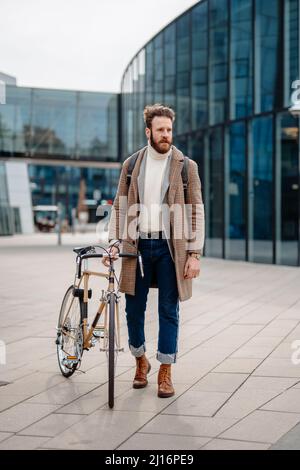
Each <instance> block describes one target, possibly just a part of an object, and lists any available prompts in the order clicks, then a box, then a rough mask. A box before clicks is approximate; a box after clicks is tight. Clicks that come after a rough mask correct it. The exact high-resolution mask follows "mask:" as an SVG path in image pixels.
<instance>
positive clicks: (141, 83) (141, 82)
mask: <svg viewBox="0 0 300 470" xmlns="http://www.w3.org/2000/svg"><path fill="white" fill-rule="evenodd" d="M144 107H145V49H142V50H141V52H140V53H139V75H138V115H137V131H138V144H137V146H138V147H143V146H144V145H146V137H145V131H144V129H145V124H144V118H143V111H144Z"/></svg>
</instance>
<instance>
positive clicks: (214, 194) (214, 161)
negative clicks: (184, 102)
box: [205, 127, 224, 258]
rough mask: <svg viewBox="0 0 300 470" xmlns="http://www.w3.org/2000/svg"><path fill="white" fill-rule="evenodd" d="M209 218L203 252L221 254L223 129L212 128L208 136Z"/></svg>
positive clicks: (217, 255)
mask: <svg viewBox="0 0 300 470" xmlns="http://www.w3.org/2000/svg"><path fill="white" fill-rule="evenodd" d="M208 184H209V200H208V205H209V210H208V213H209V220H207V222H206V223H207V225H208V240H207V243H206V251H205V253H206V254H207V255H208V256H216V257H219V258H221V257H222V256H223V215H224V210H223V200H224V191H223V130H222V128H220V127H217V128H215V129H213V130H212V131H211V133H210V137H209V182H208Z"/></svg>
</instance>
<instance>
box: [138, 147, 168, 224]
mask: <svg viewBox="0 0 300 470" xmlns="http://www.w3.org/2000/svg"><path fill="white" fill-rule="evenodd" d="M171 151H172V149H170V150H169V151H168V152H167V153H158V152H157V151H156V150H155V149H154V148H153V147H152V146H151V145H150V143H148V149H147V155H146V158H147V160H146V168H145V185H144V203H143V204H141V211H140V217H139V227H140V231H142V232H157V231H159V230H162V220H161V204H160V196H161V186H162V181H163V176H164V173H165V169H166V164H167V160H168V157H169V155H170V153H171Z"/></svg>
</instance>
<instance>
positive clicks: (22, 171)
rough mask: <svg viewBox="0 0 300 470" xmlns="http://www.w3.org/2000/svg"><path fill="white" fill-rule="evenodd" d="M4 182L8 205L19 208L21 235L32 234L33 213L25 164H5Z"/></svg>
mask: <svg viewBox="0 0 300 470" xmlns="http://www.w3.org/2000/svg"><path fill="white" fill-rule="evenodd" d="M5 165H6V180H7V189H8V198H9V204H10V206H11V207H19V209H20V218H21V229H22V233H33V232H34V226H33V212H32V203H31V191H30V186H29V176H28V168H27V164H26V163H23V162H6V163H5Z"/></svg>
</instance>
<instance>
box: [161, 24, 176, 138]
mask: <svg viewBox="0 0 300 470" xmlns="http://www.w3.org/2000/svg"><path fill="white" fill-rule="evenodd" d="M164 43H165V51H164V62H165V67H164V103H165V104H166V106H171V108H174V109H175V107H176V22H175V23H173V24H171V25H170V26H168V27H167V28H166V29H165V30H164ZM174 124H176V121H175V123H174ZM174 130H175V129H174Z"/></svg>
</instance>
